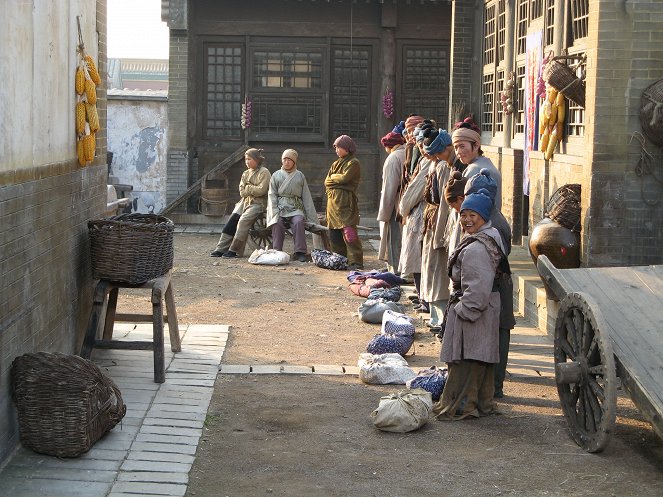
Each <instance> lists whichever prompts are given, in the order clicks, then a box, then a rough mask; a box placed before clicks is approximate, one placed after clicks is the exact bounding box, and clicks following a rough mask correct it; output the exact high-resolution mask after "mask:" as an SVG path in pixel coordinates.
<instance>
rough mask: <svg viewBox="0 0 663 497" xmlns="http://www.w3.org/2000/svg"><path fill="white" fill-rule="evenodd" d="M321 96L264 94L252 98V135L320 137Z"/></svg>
mask: <svg viewBox="0 0 663 497" xmlns="http://www.w3.org/2000/svg"><path fill="white" fill-rule="evenodd" d="M321 109H322V97H321V96H319V95H292V94H290V95H284V96H278V95H273V94H270V95H263V94H256V95H254V97H253V110H252V118H253V119H252V124H251V130H252V131H253V132H254V133H274V134H292V133H296V134H309V135H310V134H320V133H321V129H320V122H321V119H320V116H321Z"/></svg>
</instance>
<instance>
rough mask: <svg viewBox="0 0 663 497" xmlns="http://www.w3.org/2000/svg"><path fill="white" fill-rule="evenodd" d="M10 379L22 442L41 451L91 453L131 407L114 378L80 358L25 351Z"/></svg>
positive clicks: (69, 455) (16, 362) (59, 454)
mask: <svg viewBox="0 0 663 497" xmlns="http://www.w3.org/2000/svg"><path fill="white" fill-rule="evenodd" d="M11 382H12V397H13V399H14V402H15V403H16V407H17V409H18V421H19V429H20V434H21V442H22V443H23V445H25V446H26V447H28V448H30V449H32V450H34V451H35V452H40V453H42V454H49V455H52V456H57V457H76V456H78V455H80V454H83V453H84V452H87V451H88V450H90V448H91V447H92V446H93V445H94V443H95V442H96V441H97V440H99V439H100V438H101V437H102V436H103V435H104V434H105V433H106V432H108V431H109V430H111V429H112V428H113V427H114V426H115V425H116V424H117V423H119V422H120V420H122V418H123V417H124V415H125V414H126V411H127V408H126V406H125V405H124V401H123V400H122V395H121V393H120V390H119V389H118V388H117V386H116V385H115V383H113V380H111V379H110V378H108V377H107V376H105V375H104V374H103V372H102V371H101V370H100V369H99V368H98V367H97V366H96V365H95V364H93V363H92V362H90V361H88V360H86V359H83V358H81V357H78V356H73V355H66V354H60V353H49V352H37V353H34V354H25V355H22V356H20V357H17V358H16V359H14V362H13V363H12V369H11Z"/></svg>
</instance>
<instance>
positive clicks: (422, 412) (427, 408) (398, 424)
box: [371, 388, 433, 433]
mask: <svg viewBox="0 0 663 497" xmlns="http://www.w3.org/2000/svg"><path fill="white" fill-rule="evenodd" d="M432 407H433V399H432V397H431V394H430V392H427V391H426V390H423V389H421V388H418V389H416V390H403V391H400V392H397V393H393V394H391V395H386V396H384V397H380V402H379V404H378V407H377V409H375V410H374V411H373V412H372V413H371V417H372V418H373V424H374V425H375V427H376V428H378V429H380V430H382V431H391V432H395V433H406V432H408V431H414V430H418V429H419V428H421V427H422V426H424V425H425V424H426V423H428V419H429V418H430V412H431V409H432Z"/></svg>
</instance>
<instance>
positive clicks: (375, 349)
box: [366, 333, 414, 356]
mask: <svg viewBox="0 0 663 497" xmlns="http://www.w3.org/2000/svg"><path fill="white" fill-rule="evenodd" d="M413 343H414V336H410V335H395V334H394V333H380V334H378V335H375V336H374V337H373V338H371V341H370V342H368V345H367V346H366V351H367V352H368V353H370V354H399V355H402V356H404V355H405V354H407V351H408V350H410V347H412V344H413Z"/></svg>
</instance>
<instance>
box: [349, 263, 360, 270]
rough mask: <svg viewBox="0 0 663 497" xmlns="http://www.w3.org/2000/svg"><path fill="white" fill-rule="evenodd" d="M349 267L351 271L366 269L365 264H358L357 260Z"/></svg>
mask: <svg viewBox="0 0 663 497" xmlns="http://www.w3.org/2000/svg"><path fill="white" fill-rule="evenodd" d="M348 269H349V270H350V271H356V270H357V269H364V266H362V265H361V264H357V263H356V262H353V263H352V264H348Z"/></svg>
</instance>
